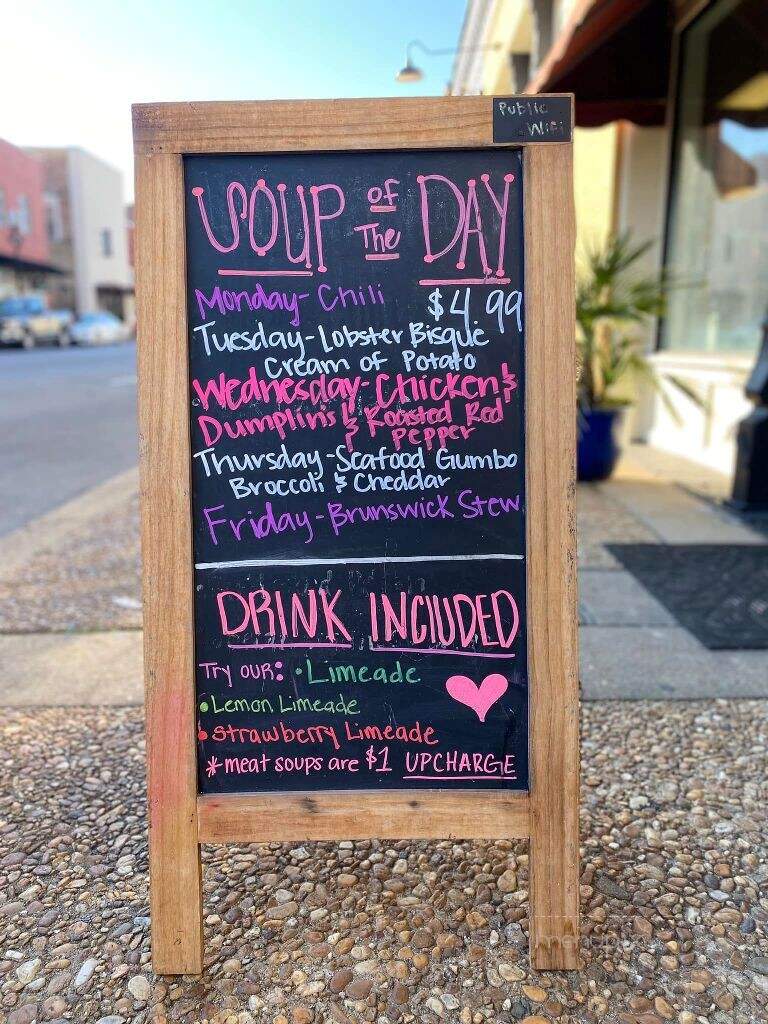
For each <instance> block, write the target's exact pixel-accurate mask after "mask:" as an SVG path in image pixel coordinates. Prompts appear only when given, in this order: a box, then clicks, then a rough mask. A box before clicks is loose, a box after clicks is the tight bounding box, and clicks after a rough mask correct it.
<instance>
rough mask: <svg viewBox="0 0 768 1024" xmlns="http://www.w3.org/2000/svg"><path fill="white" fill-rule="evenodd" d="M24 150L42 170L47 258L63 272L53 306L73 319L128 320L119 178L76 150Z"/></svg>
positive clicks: (129, 284) (130, 308) (128, 273)
mask: <svg viewBox="0 0 768 1024" xmlns="http://www.w3.org/2000/svg"><path fill="white" fill-rule="evenodd" d="M26 152H27V153H28V154H30V155H31V156H33V157H35V158H36V159H37V160H39V161H40V163H41V164H42V167H43V169H44V175H45V191H46V196H47V203H48V210H49V216H48V232H49V242H50V248H51V255H52V258H53V260H54V261H55V262H56V263H57V265H58V266H60V267H61V268H62V270H63V271H64V275H63V277H62V279H61V281H60V284H59V286H58V290H57V294H56V296H55V303H54V304H56V305H60V306H64V307H67V308H70V309H74V310H75V312H76V313H77V314H78V315H82V314H84V313H93V312H96V311H97V310H109V311H110V312H112V313H115V314H116V315H117V316H119V317H121V318H122V319H125V320H129V321H130V320H132V319H133V316H134V301H133V271H132V268H131V265H130V262H129V258H128V230H127V226H126V219H125V200H124V197H123V180H122V175H121V174H120V172H119V171H117V170H116V169H115V168H113V167H110V166H109V165H108V164H106V163H104V161H102V160H100V159H98V157H95V156H93V155H92V154H91V153H87V152H85V151H84V150H82V149H79V148H76V147H68V148H60V149H51V148H29V149H27V151H26ZM52 301H53V299H52Z"/></svg>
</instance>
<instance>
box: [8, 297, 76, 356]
mask: <svg viewBox="0 0 768 1024" xmlns="http://www.w3.org/2000/svg"><path fill="white" fill-rule="evenodd" d="M73 320H74V315H73V314H72V312H71V311H70V310H68V309H46V307H45V301H44V300H43V299H42V298H41V297H40V296H39V295H18V296H15V297H12V298H8V299H2V300H0V345H21V347H22V348H34V347H35V345H43V344H54V345H68V344H69V328H70V326H71V324H72V322H73Z"/></svg>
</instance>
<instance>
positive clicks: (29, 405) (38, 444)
mask: <svg viewBox="0 0 768 1024" xmlns="http://www.w3.org/2000/svg"><path fill="white" fill-rule="evenodd" d="M0 433H1V435H2V437H3V439H4V442H5V443H4V445H3V448H2V454H1V455H0V494H2V496H3V499H2V501H1V502H0V537H1V536H4V535H6V534H9V533H10V532H11V531H13V530H16V529H18V528H19V527H22V526H24V525H25V524H27V523H28V522H30V521H31V520H33V519H37V518H38V517H39V516H41V515H43V514H45V513H46V512H49V511H51V510H52V509H54V508H57V507H59V506H61V505H63V504H64V503H65V502H67V501H70V500H71V499H73V498H75V497H77V496H78V495H80V494H83V493H84V492H86V491H88V490H90V489H91V488H93V487H95V486H97V485H98V484H100V483H102V482H103V481H105V480H108V479H110V478H112V477H114V476H116V475H117V474H119V473H121V472H123V471H125V470H127V469H130V468H131V467H132V466H135V465H136V462H137V458H138V441H137V428H136V347H135V345H134V344H132V343H131V344H123V345H114V346H113V345H110V346H103V347H94V348H67V349H52V348H40V349H35V350H33V351H32V352H25V351H22V350H19V349H0Z"/></svg>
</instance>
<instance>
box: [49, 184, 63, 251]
mask: <svg viewBox="0 0 768 1024" xmlns="http://www.w3.org/2000/svg"><path fill="white" fill-rule="evenodd" d="M44 201H45V226H46V230H47V232H48V240H49V241H50V242H52V243H54V244H56V243H58V242H62V241H64V219H63V217H62V215H61V200H60V198H59V196H58V195H56V193H54V192H46V193H45V196H44Z"/></svg>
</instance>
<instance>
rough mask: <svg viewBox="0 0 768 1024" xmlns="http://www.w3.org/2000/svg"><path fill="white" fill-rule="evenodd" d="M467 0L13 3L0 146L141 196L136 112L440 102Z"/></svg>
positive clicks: (3, 62) (0, 63)
mask: <svg viewBox="0 0 768 1024" xmlns="http://www.w3.org/2000/svg"><path fill="white" fill-rule="evenodd" d="M464 9H465V0H386V2H378V3H373V2H371V0H280V2H276V0H120V2H117V0H67V2H66V3H62V2H61V0H15V2H12V3H9V4H8V5H7V6H6V7H5V9H4V11H3V18H2V21H3V26H2V35H3V47H2V58H1V59H0V96H2V98H3V99H2V102H1V103H0V138H3V139H6V140H7V141H8V142H12V143H14V144H15V145H18V146H68V145H72V146H81V147H82V148H83V149H87V150H90V151H91V152H92V153H94V154H96V155H97V156H99V157H101V158H102V159H104V160H106V161H107V162H108V163H110V164H112V165H114V166H116V167H118V168H119V169H120V170H121V171H122V172H123V176H124V180H125V192H126V199H128V200H130V198H131V197H132V196H133V160H132V141H131V115H130V107H131V104H132V103H146V102H151V101H156V100H245V99H250V100H257V99H301V98H303V97H308V98H312V97H329V98H330V97H346V96H409V95H410V96H426V95H441V94H442V93H443V92H444V90H445V85H446V83H447V81H448V80H449V78H450V74H451V66H452V63H453V58H452V57H450V56H449V57H428V56H425V55H424V54H422V53H421V52H419V51H415V52H414V55H415V58H416V63H418V64H419V65H420V66H421V67H422V68H423V70H424V72H425V74H424V79H423V80H422V81H421V82H420V83H418V84H416V85H400V84H398V83H396V82H395V77H394V76H395V73H396V72H397V71H398V70H399V68H400V67H402V65H403V64H404V63H405V48H406V44H407V43H408V41H409V40H410V39H420V40H422V41H423V42H424V43H425V44H426V45H427V46H428V47H431V48H433V49H439V48H443V47H446V48H447V47H452V46H456V45H457V44H458V39H459V32H460V30H461V23H462V20H463V17H464Z"/></svg>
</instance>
